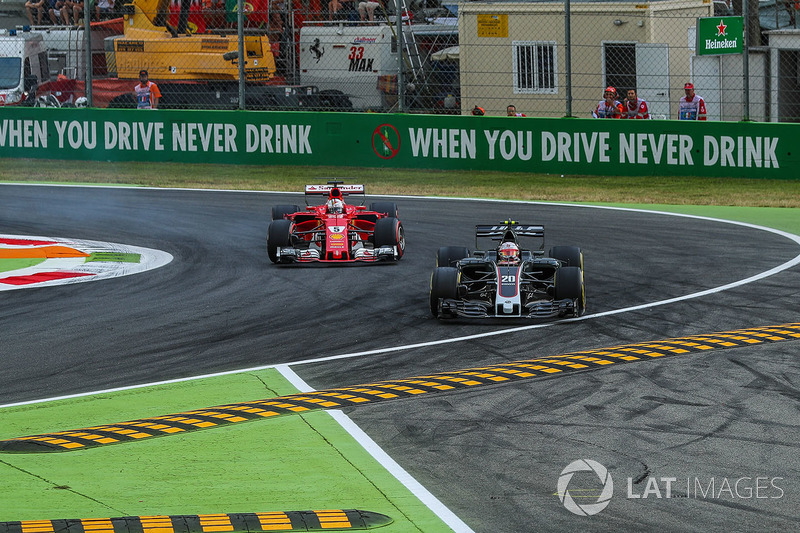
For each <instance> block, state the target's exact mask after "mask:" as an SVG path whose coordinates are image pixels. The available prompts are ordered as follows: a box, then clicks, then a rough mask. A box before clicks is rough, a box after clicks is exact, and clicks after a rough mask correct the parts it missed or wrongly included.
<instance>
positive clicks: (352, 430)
mask: <svg viewBox="0 0 800 533" xmlns="http://www.w3.org/2000/svg"><path fill="white" fill-rule="evenodd" d="M275 368H276V369H277V370H278V372H280V373H281V375H282V376H283V377H284V378H286V380H287V381H288V382H289V383H291V384H292V385H294V386H295V387H296V388H297V390H299V391H300V392H314V391H315V389H314V388H312V387H311V386H309V385H308V383H306V382H305V381H304V380H303V379H302V378H301V377H300V376H298V375H297V374H295V372H294V370H292V369H291V368H289V365H278V366H277V367H275ZM326 412H327V413H328V414H330V415H331V416H332V417H333V419H334V420H335V421H336V422H338V424H339V425H340V426H342V428H343V429H344V430H345V431H346V432H347V433H349V434H350V436H351V437H353V438H354V439H355V440H356V442H358V443H359V444H360V445H361V447H362V448H364V449H365V450H366V451H367V453H369V454H370V455H371V456H372V457H373V458H374V459H375V460H376V461H378V463H380V464H381V466H383V468H385V469H386V470H387V471H388V472H389V473H390V474H391V475H392V476H394V478H395V479H397V480H398V481H399V482H400V483H402V484H403V486H404V487H405V488H407V489H408V490H409V491H411V493H412V494H413V495H414V496H416V497H417V499H419V501H421V502H422V503H423V504H424V505H425V506H426V507H427V508H428V509H430V510H431V511H433V513H434V514H435V515H436V516H438V517H439V518H440V519H441V520H442V521H443V522H444V523H445V524H447V525H448V526H449V527H450V528H452V529H453V531H456V532H459V533H460V532H464V533H468V532H471V531H472V529H471V528H470V527H469V526H468V525H467V524H465V523H464V522H463V521H462V520H461V519H460V518H459V517H458V516H456V514H455V513H453V511H451V510H450V509H448V508H447V506H445V505H444V504H443V503H442V502H441V501H439V499H438V498H436V496H434V495H433V494H431V493H430V491H428V489H426V488H425V487H424V486H423V485H422V484H421V483H420V482H419V481H417V480H416V479H414V477H413V476H412V475H411V474H409V473H408V472H407V471H406V470H405V469H404V468H403V467H402V466H400V465H399V464H397V461H395V460H394V459H392V458H391V457H390V456H389V454H387V453H386V452H385V451H383V448H381V447H380V446H378V444H377V443H376V442H375V441H374V440H372V438H371V437H370V436H369V435H367V434H366V433H364V430H362V429H361V428H360V427H358V426H357V425H356V424H355V423H354V422H353V421H352V420H351V419H350V417H349V416H347V415H346V414H344V413H343V412H342V411H341V410H339V409H328V410H326Z"/></svg>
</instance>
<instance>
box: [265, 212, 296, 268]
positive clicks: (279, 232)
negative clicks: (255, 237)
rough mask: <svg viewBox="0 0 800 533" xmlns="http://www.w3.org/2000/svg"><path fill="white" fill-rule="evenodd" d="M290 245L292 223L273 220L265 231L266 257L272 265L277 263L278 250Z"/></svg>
mask: <svg viewBox="0 0 800 533" xmlns="http://www.w3.org/2000/svg"><path fill="white" fill-rule="evenodd" d="M291 243H292V221H291V220H285V219H280V220H273V221H272V222H271V223H270V225H269V230H268V231H267V255H269V260H270V261H272V262H273V263H277V262H278V248H285V247H287V246H291Z"/></svg>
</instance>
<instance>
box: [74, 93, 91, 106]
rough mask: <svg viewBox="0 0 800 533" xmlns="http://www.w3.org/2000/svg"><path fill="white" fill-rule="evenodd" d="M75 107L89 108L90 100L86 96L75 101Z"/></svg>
mask: <svg viewBox="0 0 800 533" xmlns="http://www.w3.org/2000/svg"><path fill="white" fill-rule="evenodd" d="M75 107H89V100H88V99H87V98H86V97H85V96H81V97H79V98H78V99H77V100H75Z"/></svg>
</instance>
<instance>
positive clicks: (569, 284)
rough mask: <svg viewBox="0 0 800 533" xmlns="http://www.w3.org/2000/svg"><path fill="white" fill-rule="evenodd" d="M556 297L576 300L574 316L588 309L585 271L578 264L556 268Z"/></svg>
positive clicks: (557, 298)
mask: <svg viewBox="0 0 800 533" xmlns="http://www.w3.org/2000/svg"><path fill="white" fill-rule="evenodd" d="M555 299H556V300H564V299H570V300H575V301H576V308H575V312H574V314H573V316H581V315H583V313H584V312H585V311H586V290H585V287H584V285H583V271H582V270H581V269H580V268H578V267H576V266H567V267H561V268H559V269H558V270H556V278H555Z"/></svg>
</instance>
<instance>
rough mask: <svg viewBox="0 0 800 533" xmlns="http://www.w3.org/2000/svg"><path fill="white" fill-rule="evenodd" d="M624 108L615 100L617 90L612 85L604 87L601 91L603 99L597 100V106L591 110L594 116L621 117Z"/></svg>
mask: <svg viewBox="0 0 800 533" xmlns="http://www.w3.org/2000/svg"><path fill="white" fill-rule="evenodd" d="M623 113H625V108H624V107H623V106H622V103H621V102H620V101H619V100H617V90H616V89H615V88H614V87H610V86H609V87H606V90H605V91H603V99H602V100H600V102H598V104H597V107H595V108H594V111H592V117H594V118H622V115H623Z"/></svg>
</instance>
